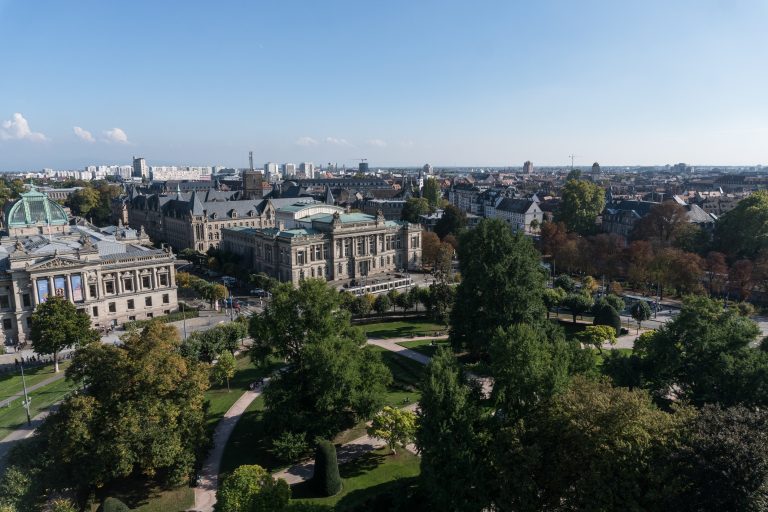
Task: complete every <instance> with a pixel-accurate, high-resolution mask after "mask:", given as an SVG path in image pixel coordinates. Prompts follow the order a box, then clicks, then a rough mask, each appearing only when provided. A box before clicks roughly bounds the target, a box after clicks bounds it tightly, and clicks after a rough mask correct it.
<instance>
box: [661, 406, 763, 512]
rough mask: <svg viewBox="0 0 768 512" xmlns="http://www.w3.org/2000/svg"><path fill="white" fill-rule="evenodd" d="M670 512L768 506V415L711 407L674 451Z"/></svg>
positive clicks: (736, 407)
mask: <svg viewBox="0 0 768 512" xmlns="http://www.w3.org/2000/svg"><path fill="white" fill-rule="evenodd" d="M671 458H672V464H671V471H670V473H671V474H672V475H673V477H674V478H673V479H672V480H671V481H670V482H669V487H670V488H671V489H672V492H671V493H670V494H671V496H673V499H672V500H671V502H670V503H668V504H667V505H668V507H667V510H681V511H686V512H687V511H691V512H693V511H698V510H745V511H758V510H765V509H766V507H768V412H766V411H765V410H764V409H749V408H746V407H743V406H735V407H730V408H726V409H724V408H721V407H719V406H712V405H709V406H705V407H704V408H703V409H702V410H701V411H700V413H699V414H698V415H697V416H696V417H695V418H694V420H693V421H692V422H691V424H690V425H689V427H688V428H686V430H685V435H684V439H683V441H682V442H681V443H680V447H679V448H678V449H676V450H674V451H673V452H672V453H671Z"/></svg>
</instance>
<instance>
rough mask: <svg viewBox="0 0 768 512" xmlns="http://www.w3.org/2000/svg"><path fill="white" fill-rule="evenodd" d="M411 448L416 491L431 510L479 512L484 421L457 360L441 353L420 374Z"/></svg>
mask: <svg viewBox="0 0 768 512" xmlns="http://www.w3.org/2000/svg"><path fill="white" fill-rule="evenodd" d="M418 414H419V420H418V428H417V431H416V445H417V446H418V448H419V450H420V453H421V476H420V479H421V483H422V485H421V488H422V489H423V490H424V493H425V494H426V497H427V500H428V501H429V503H430V505H432V507H433V509H434V510H451V511H480V510H483V508H484V506H487V505H489V500H490V497H489V496H488V495H487V493H486V490H487V487H488V486H487V483H486V482H487V476H488V475H487V472H488V470H489V469H490V468H489V466H488V465H487V460H488V457H487V449H488V446H487V437H486V435H485V427H484V426H483V423H484V422H485V421H486V418H485V416H484V412H483V408H482V407H481V406H480V402H479V390H478V389H477V387H475V386H471V385H470V384H469V383H467V381H466V379H465V377H464V375H463V373H462V370H461V367H460V366H459V363H458V361H457V360H456V357H455V356H454V355H453V354H452V353H451V352H450V351H449V350H447V349H445V348H444V347H440V348H439V349H438V351H437V353H436V354H435V356H434V357H433V358H432V360H431V361H430V362H429V364H428V365H427V368H426V372H425V374H424V380H423V384H422V395H421V399H420V400H419V411H418Z"/></svg>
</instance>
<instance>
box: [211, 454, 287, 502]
mask: <svg viewBox="0 0 768 512" xmlns="http://www.w3.org/2000/svg"><path fill="white" fill-rule="evenodd" d="M290 497H291V488H290V487H289V486H288V484H287V483H286V482H285V480H283V479H282V478H281V479H275V478H273V477H272V475H270V474H269V471H267V470H266V469H264V468H262V467H261V466H257V465H250V466H240V467H238V468H237V469H235V470H234V471H233V472H232V473H231V474H229V475H227V476H226V477H225V478H224V481H223V482H222V483H221V487H220V488H219V490H218V491H217V492H216V505H215V506H214V507H213V510H214V512H279V511H281V510H284V509H285V508H286V507H287V506H288V500H289V499H290Z"/></svg>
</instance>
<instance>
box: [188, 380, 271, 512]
mask: <svg viewBox="0 0 768 512" xmlns="http://www.w3.org/2000/svg"><path fill="white" fill-rule="evenodd" d="M264 380H265V384H266V381H268V380H269V379H264ZM261 389H263V386H262V387H261V388H260V390H259V391H246V392H245V393H243V394H242V395H241V396H240V398H238V399H237V401H236V402H235V403H234V404H232V407H230V408H229V410H228V411H227V412H226V413H224V417H223V418H222V419H221V421H219V423H218V424H217V425H216V430H214V432H213V448H212V449H211V452H210V453H209V454H208V458H207V459H205V462H204V463H203V467H202V469H201V470H200V476H199V480H198V484H197V487H195V508H194V510H196V511H198V512H213V506H214V505H215V504H216V491H217V490H218V488H219V469H220V468H221V458H222V456H223V455H224V449H225V448H226V446H227V441H229V436H230V435H232V431H233V430H234V428H235V425H237V422H238V421H239V420H240V417H241V416H242V415H243V413H244V412H245V410H246V409H247V408H248V406H249V405H251V403H252V402H253V401H254V400H256V399H257V398H258V397H259V396H260V395H261Z"/></svg>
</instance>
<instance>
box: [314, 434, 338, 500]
mask: <svg viewBox="0 0 768 512" xmlns="http://www.w3.org/2000/svg"><path fill="white" fill-rule="evenodd" d="M312 485H313V487H314V488H315V490H316V491H317V492H318V493H320V495H321V496H333V495H335V494H338V493H339V492H340V491H341V476H339V463H338V461H337V460H336V447H335V446H334V445H333V443H331V442H330V441H327V440H324V439H321V440H320V441H318V443H317V449H316V450H315V473H314V475H313V476H312Z"/></svg>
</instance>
